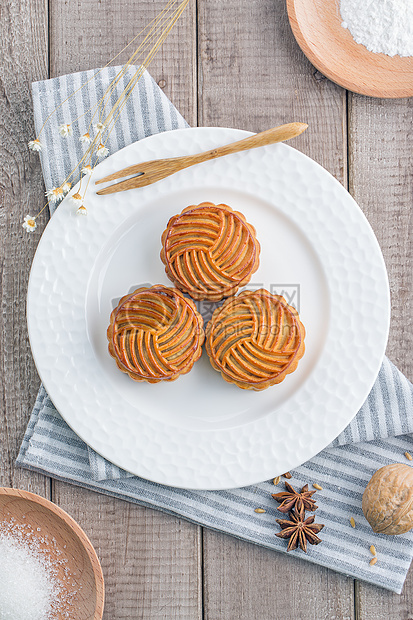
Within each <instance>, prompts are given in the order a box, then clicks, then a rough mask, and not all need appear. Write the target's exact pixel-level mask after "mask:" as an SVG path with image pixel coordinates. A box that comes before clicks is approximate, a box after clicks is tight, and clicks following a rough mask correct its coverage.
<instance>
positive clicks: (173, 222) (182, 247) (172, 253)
mask: <svg viewBox="0 0 413 620" xmlns="http://www.w3.org/2000/svg"><path fill="white" fill-rule="evenodd" d="M259 254H260V244H259V243H258V241H257V239H256V237H255V229H254V228H253V226H251V224H249V223H248V222H247V221H246V219H245V217H244V216H243V215H242V214H241V213H238V212H237V211H233V210H232V209H231V207H228V206H227V205H224V204H220V205H215V204H213V203H212V202H202V203H201V204H199V205H192V206H190V207H187V208H186V209H184V210H183V211H182V213H180V214H179V215H175V216H174V217H172V218H171V219H170V220H169V222H168V226H167V228H166V230H165V231H164V233H163V235H162V251H161V259H162V262H163V263H164V265H165V271H166V274H167V276H168V278H169V279H170V280H172V282H173V283H174V284H175V286H177V287H178V288H179V289H180V290H181V291H183V292H184V293H188V294H189V295H190V296H191V297H193V298H194V299H208V300H210V301H219V300H220V299H222V298H223V297H229V296H230V295H234V294H235V293H236V292H237V290H238V288H239V287H240V286H244V285H245V284H247V283H248V282H249V281H250V279H251V276H252V274H253V273H254V272H255V271H256V270H257V269H258V265H259Z"/></svg>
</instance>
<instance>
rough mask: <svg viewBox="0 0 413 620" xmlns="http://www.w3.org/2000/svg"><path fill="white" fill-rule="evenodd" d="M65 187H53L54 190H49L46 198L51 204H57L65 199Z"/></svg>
mask: <svg viewBox="0 0 413 620" xmlns="http://www.w3.org/2000/svg"><path fill="white" fill-rule="evenodd" d="M64 195H65V194H64V191H63V187H52V189H49V190H47V192H46V197H47V198H48V199H49V202H52V203H56V202H59V200H62V199H63V198H64Z"/></svg>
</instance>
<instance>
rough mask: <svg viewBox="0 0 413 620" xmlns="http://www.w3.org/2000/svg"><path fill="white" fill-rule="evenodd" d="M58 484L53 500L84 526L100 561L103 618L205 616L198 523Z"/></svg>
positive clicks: (189, 618)
mask: <svg viewBox="0 0 413 620" xmlns="http://www.w3.org/2000/svg"><path fill="white" fill-rule="evenodd" d="M54 487H55V492H54V501H55V502H56V503H57V504H58V505H59V506H61V507H62V508H64V509H65V510H68V511H69V512H70V514H71V516H72V517H73V518H74V519H76V521H78V523H80V525H81V526H82V527H83V528H84V529H85V531H86V533H87V535H88V536H89V538H90V540H91V541H92V544H93V545H94V547H95V549H96V552H97V554H98V556H99V559H100V561H101V564H102V568H103V574H104V578H105V588H106V603H105V613H104V618H107V620H112V619H114V618H116V620H132V619H133V620H146V619H147V618H150V619H151V620H152V619H153V620H195V619H197V620H200V619H201V618H202V611H201V606H200V601H201V595H202V593H201V583H202V578H201V556H202V550H201V536H200V532H199V529H200V528H198V527H197V526H195V525H192V524H190V523H187V522H186V521H181V520H179V519H176V518H175V517H172V516H169V515H166V514H163V513H161V512H159V511H155V510H150V509H147V508H143V507H141V506H136V505H134V504H130V503H128V502H123V501H121V500H119V499H114V498H110V497H106V496H104V495H100V494H98V493H92V492H90V491H87V490H85V489H81V488H77V487H73V486H71V485H69V484H63V483H58V484H57V483H55V484H54Z"/></svg>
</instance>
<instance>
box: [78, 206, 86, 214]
mask: <svg viewBox="0 0 413 620" xmlns="http://www.w3.org/2000/svg"><path fill="white" fill-rule="evenodd" d="M76 213H77V214H78V215H87V209H86V207H84V206H83V205H81V206H80V207H79V208H78V210H77V211H76Z"/></svg>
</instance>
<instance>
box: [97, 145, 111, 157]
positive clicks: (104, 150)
mask: <svg viewBox="0 0 413 620" xmlns="http://www.w3.org/2000/svg"><path fill="white" fill-rule="evenodd" d="M96 153H97V156H98V157H106V155H107V154H108V153H109V149H107V148H106V146H105V145H104V144H102V143H100V144H99V146H98V149H97V151H96Z"/></svg>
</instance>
